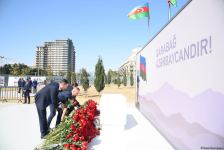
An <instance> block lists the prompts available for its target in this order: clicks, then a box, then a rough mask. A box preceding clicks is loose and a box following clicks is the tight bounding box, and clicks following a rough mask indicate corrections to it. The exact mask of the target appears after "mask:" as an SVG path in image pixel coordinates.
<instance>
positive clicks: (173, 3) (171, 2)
mask: <svg viewBox="0 0 224 150" xmlns="http://www.w3.org/2000/svg"><path fill="white" fill-rule="evenodd" d="M168 3H170V4H172V5H173V6H175V7H176V6H177V0H168Z"/></svg>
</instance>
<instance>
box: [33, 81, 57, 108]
mask: <svg viewBox="0 0 224 150" xmlns="http://www.w3.org/2000/svg"><path fill="white" fill-rule="evenodd" d="M58 93H59V83H55V82H53V83H50V84H48V85H46V86H45V87H44V88H43V89H41V90H40V91H39V92H37V94H36V96H35V103H36V105H37V107H39V108H40V109H46V107H47V106H48V105H50V104H53V106H54V107H55V108H57V106H58Z"/></svg>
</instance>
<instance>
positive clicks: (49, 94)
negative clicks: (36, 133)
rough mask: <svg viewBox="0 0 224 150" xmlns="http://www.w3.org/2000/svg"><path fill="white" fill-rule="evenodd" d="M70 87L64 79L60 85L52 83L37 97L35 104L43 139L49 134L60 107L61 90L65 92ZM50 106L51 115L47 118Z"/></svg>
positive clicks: (38, 93)
mask: <svg viewBox="0 0 224 150" xmlns="http://www.w3.org/2000/svg"><path fill="white" fill-rule="evenodd" d="M67 87H68V81H67V80H65V79H63V80H62V81H61V82H60V83H55V82H53V83H50V84H48V85H46V86H45V87H44V88H43V89H41V90H40V91H39V92H37V94H36V95H35V104H36V107H37V112H38V116H39V124H40V132H41V138H44V136H45V135H47V134H48V132H49V128H50V124H51V120H52V119H53V117H54V116H55V113H56V109H57V107H58V93H59V90H65V89H66V88H67ZM47 106H50V115H49V117H48V119H47V118H46V108H47Z"/></svg>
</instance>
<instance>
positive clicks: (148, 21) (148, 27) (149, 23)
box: [148, 16, 150, 33]
mask: <svg viewBox="0 0 224 150" xmlns="http://www.w3.org/2000/svg"><path fill="white" fill-rule="evenodd" d="M149 21H150V17H149V16H148V28H149V33H150V22H149Z"/></svg>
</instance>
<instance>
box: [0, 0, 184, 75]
mask: <svg viewBox="0 0 224 150" xmlns="http://www.w3.org/2000/svg"><path fill="white" fill-rule="evenodd" d="M187 1H188V0H177V3H178V6H177V7H176V8H174V7H173V8H172V15H174V14H175V13H176V12H177V11H178V10H179V9H180V8H181V7H182V6H183V5H184V4H185V3H186V2H187ZM145 2H147V1H144V0H110V1H106V0H0V55H1V56H5V57H9V58H14V59H15V60H16V61H18V62H21V63H25V64H27V65H33V64H34V62H35V61H34V58H35V51H36V46H38V45H42V44H43V43H44V42H45V41H53V40H55V39H66V38H70V39H72V40H73V43H74V46H75V48H76V57H77V59H76V70H79V69H80V68H82V67H84V68H87V70H88V71H94V68H95V64H96V61H97V59H98V57H99V56H101V57H102V58H103V61H104V65H105V68H106V70H108V69H109V68H112V69H117V68H118V67H119V66H120V65H121V64H122V63H123V62H124V61H125V59H126V58H127V57H128V56H129V55H130V54H131V50H132V49H133V48H135V47H137V46H138V45H141V46H144V45H145V44H146V43H147V42H148V41H149V40H150V38H151V37H152V36H154V35H155V34H156V33H157V32H158V31H159V30H160V29H161V28H162V27H163V26H164V24H166V23H167V21H168V7H167V0H150V1H148V2H149V7H150V11H151V12H150V16H151V20H150V27H151V29H150V33H149V30H148V27H147V19H146V18H145V19H142V20H138V21H130V20H128V18H127V14H128V13H129V12H130V11H131V10H132V9H133V8H134V7H136V6H138V5H142V4H144V3H145Z"/></svg>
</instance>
